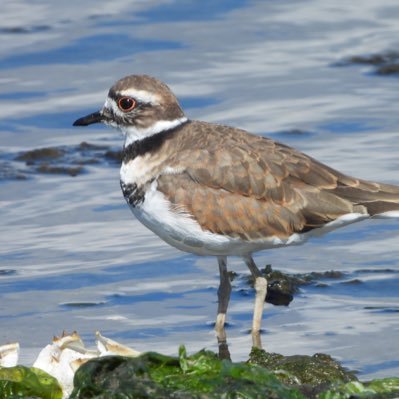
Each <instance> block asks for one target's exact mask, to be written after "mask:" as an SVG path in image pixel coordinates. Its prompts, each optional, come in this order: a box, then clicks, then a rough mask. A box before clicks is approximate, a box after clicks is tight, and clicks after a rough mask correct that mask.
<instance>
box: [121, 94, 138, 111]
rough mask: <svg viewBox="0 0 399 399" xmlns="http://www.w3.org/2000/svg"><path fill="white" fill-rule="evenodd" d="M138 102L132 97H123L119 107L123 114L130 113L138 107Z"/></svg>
mask: <svg viewBox="0 0 399 399" xmlns="http://www.w3.org/2000/svg"><path fill="white" fill-rule="evenodd" d="M136 104H137V103H136V100H135V99H134V98H132V97H121V98H120V99H119V100H118V107H119V109H120V110H122V111H123V112H129V111H131V110H132V109H133V108H134V107H135V106H136Z"/></svg>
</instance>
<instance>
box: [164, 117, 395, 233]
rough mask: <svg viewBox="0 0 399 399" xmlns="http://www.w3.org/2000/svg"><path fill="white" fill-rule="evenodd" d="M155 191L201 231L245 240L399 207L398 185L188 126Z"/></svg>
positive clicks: (270, 144)
mask: <svg viewBox="0 0 399 399" xmlns="http://www.w3.org/2000/svg"><path fill="white" fill-rule="evenodd" d="M170 145H171V146H175V147H176V148H175V147H173V151H169V153H170V157H169V158H168V162H167V163H168V165H169V166H171V167H172V168H173V169H174V170H178V171H179V173H176V174H161V175H160V176H159V182H158V189H159V190H160V191H161V192H163V193H164V195H165V196H166V197H167V198H168V199H169V200H170V201H171V202H172V204H174V206H176V207H177V208H179V209H185V210H187V211H188V212H189V213H190V214H191V215H192V216H193V217H194V218H195V219H196V220H197V221H198V223H199V224H200V225H201V226H202V228H203V229H205V230H209V231H211V232H215V233H221V234H227V235H230V236H233V237H241V238H245V239H257V238H261V237H267V236H271V235H278V236H282V237H288V236H290V235H291V234H292V233H295V232H297V233H298V232H305V231H309V230H311V229H314V228H318V227H321V226H323V225H324V224H326V223H328V222H330V221H332V220H334V219H336V218H337V217H339V216H341V215H344V214H347V213H351V212H358V213H364V214H367V213H369V214H370V215H373V214H375V213H380V212H385V211H387V210H398V209H399V188H398V187H396V186H389V185H384V184H378V183H373V182H367V181H364V180H360V179H355V178H352V177H349V176H346V175H344V174H341V173H340V172H338V171H336V170H334V169H332V168H329V167H328V166H326V165H324V164H322V163H320V162H318V161H316V160H314V159H312V158H311V157H308V156H306V155H305V154H303V153H301V152H299V151H296V150H294V149H292V148H290V147H288V146H285V145H282V144H279V143H276V142H274V141H273V140H271V139H267V138H263V137H259V136H254V135H251V134H249V133H247V132H245V131H242V130H238V129H233V128H229V127H225V126H218V125H210V124H203V123H201V124H200V125H199V124H196V122H192V126H191V127H190V129H187V131H186V132H185V135H183V136H181V137H179V141H178V142H175V143H170Z"/></svg>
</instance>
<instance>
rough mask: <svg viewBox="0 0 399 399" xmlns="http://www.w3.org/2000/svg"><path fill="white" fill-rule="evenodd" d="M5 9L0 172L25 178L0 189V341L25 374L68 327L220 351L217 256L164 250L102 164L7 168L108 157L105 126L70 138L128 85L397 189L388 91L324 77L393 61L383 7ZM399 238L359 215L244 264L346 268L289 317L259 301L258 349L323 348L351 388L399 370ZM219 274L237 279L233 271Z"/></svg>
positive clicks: (394, 125) (242, 311) (118, 4)
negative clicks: (42, 157) (148, 87)
mask: <svg viewBox="0 0 399 399" xmlns="http://www.w3.org/2000/svg"><path fill="white" fill-rule="evenodd" d="M3 3H4V4H3V5H2V22H1V23H0V37H1V39H2V46H1V49H0V53H1V57H0V60H1V61H0V72H1V73H0V166H1V162H7V165H9V166H10V167H15V168H17V169H18V170H20V171H21V173H25V174H26V176H27V177H28V178H27V179H26V180H15V179H3V180H2V181H0V220H1V229H0V242H1V250H0V344H2V343H6V342H11V341H19V342H20V344H21V347H22V350H21V360H22V361H23V362H24V363H27V364H30V363H32V362H33V360H34V358H35V357H36V356H37V354H38V352H39V350H40V348H42V347H43V346H45V345H46V344H47V343H48V342H49V341H50V340H51V337H52V336H53V335H57V334H60V333H61V332H62V330H67V331H73V330H77V331H78V332H79V333H80V334H81V336H82V337H83V338H84V339H85V342H86V343H87V345H88V346H90V345H93V341H94V332H95V331H96V330H100V331H101V332H102V333H103V334H104V335H106V336H107V335H108V336H110V337H111V338H113V339H116V340H119V341H121V342H122V343H124V344H127V345H130V346H132V347H134V348H136V349H138V350H142V351H145V350H160V351H163V352H166V353H171V354H174V353H176V352H177V348H178V345H179V344H181V343H184V344H186V346H187V348H188V350H189V351H195V350H198V349H200V348H203V347H206V348H210V349H215V348H216V340H215V337H214V334H213V331H212V329H213V322H214V316H215V313H216V306H217V285H218V271H217V265H216V261H215V259H212V258H206V257H205V258H198V257H195V256H192V255H187V254H183V253H181V252H178V251H177V250H175V249H173V248H170V247H168V246H167V245H166V244H164V243H163V242H161V241H160V240H159V239H158V238H157V237H156V236H154V235H153V234H152V233H150V232H149V231H148V230H146V229H145V228H144V227H143V226H141V225H140V224H139V223H138V222H137V221H136V220H135V219H134V217H133V216H132V214H131V213H130V211H129V210H128V208H127V207H126V205H125V202H124V200H123V198H122V195H121V193H120V188H119V176H118V168H117V166H116V165H115V164H114V163H112V162H109V161H104V162H100V163H98V164H91V165H90V164H89V165H85V173H83V174H81V175H78V176H76V177H70V176H67V175H41V174H37V173H34V172H33V171H32V169H29V166H25V165H24V163H22V162H15V161H13V158H14V157H15V156H16V155H18V154H19V153H20V152H21V151H26V150H31V149H35V148H41V147H49V146H62V148H64V149H68V148H69V149H70V148H75V147H76V146H78V145H79V144H80V143H81V142H83V141H85V142H89V143H92V144H97V145H102V146H109V147H110V148H112V149H117V148H119V147H120V146H121V144H122V138H121V137H120V135H119V133H118V132H116V131H114V130H111V129H109V128H105V127H100V126H91V127H89V128H87V129H77V128H73V127H72V126H71V125H72V123H73V121H74V120H75V119H77V118H78V117H81V116H83V115H86V114H87V113H89V112H92V111H95V110H97V109H99V108H100V107H101V106H102V104H103V103H104V100H105V96H106V93H107V91H108V89H109V87H110V86H111V84H112V83H113V82H114V81H115V80H117V79H119V78H120V77H122V76H124V75H127V74H131V73H147V74H150V75H154V76H156V77H158V78H160V79H162V80H164V81H165V82H167V84H168V85H170V87H171V88H172V89H173V90H174V92H175V93H176V95H177V96H178V97H179V99H180V100H181V104H182V107H183V108H184V109H185V111H186V112H187V115H188V116H189V117H190V118H192V119H202V120H206V121H210V122H217V123H225V124H230V125H234V126H237V127H241V128H244V129H247V130H250V131H252V132H254V133H257V134H263V135H269V136H271V137H273V138H275V139H276V140H279V141H283V142H285V143H287V144H289V145H292V146H295V147H296V148H299V149H300V150H303V151H305V152H307V153H308V154H310V155H312V156H313V157H315V158H317V159H320V160H321V161H323V162H326V163H328V164H329V165H331V166H333V167H335V168H337V169H339V170H341V171H343V172H345V173H348V174H351V175H356V176H359V177H362V178H366V179H373V180H381V181H386V182H392V183H396V184H399V177H398V173H397V171H398V170H399V158H398V156H397V154H398V153H399V140H398V136H399V128H398V126H399V115H398V112H397V104H398V97H399V94H398V93H399V90H398V89H399V78H395V77H389V78H387V77H380V76H376V75H374V74H373V73H372V72H371V70H372V68H371V67H368V66H352V67H335V66H333V65H334V64H335V63H336V62H337V61H339V60H341V59H344V58H346V57H348V56H350V55H358V54H370V53H374V52H381V51H385V50H387V49H389V50H397V49H398V46H399V43H398V41H397V39H396V38H397V37H399V26H398V24H397V15H398V14H399V6H398V5H397V4H396V2H395V1H394V0H382V1H380V2H378V4H377V3H376V2H373V1H371V0H366V1H363V2H362V3H361V4H357V3H356V2H355V3H351V4H337V5H334V6H331V5H329V4H327V3H328V2H327V3H326V2H324V4H323V2H314V1H311V0H304V1H301V2H297V1H289V2H284V3H278V2H277V3H276V2H255V1H242V0H237V1H220V2H212V1H205V2H196V1H187V2H184V4H183V3H182V2H177V1H170V2H164V1H161V0H154V1H148V2H130V1H126V0H119V1H115V2H111V3H107V2H97V3H96V6H95V8H94V9H93V5H92V3H91V2H88V1H85V0H80V1H79V2H75V1H72V2H67V3H65V4H61V3H60V4H57V5H55V4H53V3H52V2H50V1H49V0H40V1H38V2H35V3H33V4H32V3H31V2H28V1H27V0H18V2H17V3H18V5H19V6H18V7H15V4H16V2H15V0H12V1H11V0H6V1H5V2H3ZM296 130H298V131H299V132H298V131H297V132H295V131H296ZM301 132H303V133H301ZM87 157H89V155H87ZM65 162H74V158H73V156H69V158H67V159H66V161H65ZM70 166H73V165H72V164H71V165H70ZM0 176H1V173H0ZM398 240H399V229H398V221H397V220H373V221H366V222H362V223H360V224H356V225H351V226H347V227H346V228H344V229H341V230H340V231H336V232H333V233H331V234H329V235H327V236H324V237H321V238H318V239H313V240H311V241H310V242H309V243H307V244H306V245H303V246H300V247H291V248H285V249H279V250H272V251H269V252H263V253H260V254H258V255H257V257H256V260H257V262H258V264H259V265H260V266H262V267H263V266H264V265H266V264H272V265H273V267H274V268H275V269H281V270H284V271H288V272H292V273H302V272H310V271H326V270H340V271H342V272H344V275H343V277H342V279H338V280H336V281H335V280H334V281H330V280H328V279H326V280H323V282H324V283H326V284H327V287H324V288H323V287H318V286H316V285H310V286H304V287H302V288H301V291H300V293H299V294H298V295H297V296H296V297H295V299H294V301H293V302H292V303H291V304H290V306H289V307H273V306H272V305H267V306H266V310H265V316H264V323H263V324H264V325H263V327H264V331H265V333H264V337H263V342H264V344H265V346H266V348H267V349H268V350H270V351H273V352H281V353H284V354H287V355H293V354H303V353H306V354H313V353H315V352H326V353H329V354H331V355H332V356H334V357H336V358H338V359H340V360H341V361H342V362H343V364H344V365H347V366H350V367H351V368H354V369H357V370H360V373H361V375H362V376H363V377H364V378H372V377H377V376H378V377H385V376H392V375H398V374H399V367H398V362H397V359H398V358H399V347H398V345H397V342H398V340H399V320H398V311H397V309H398V308H397V303H398V299H399V279H398V273H399V263H398V261H397V259H399V246H398V242H399V241H398ZM229 267H230V268H231V269H232V270H235V271H237V272H240V273H246V272H247V271H246V269H245V266H244V265H243V263H242V262H241V260H240V259H235V258H233V259H231V260H230V264H229ZM356 279H357V280H359V281H360V283H358V284H355V283H353V280H356ZM239 281H241V280H239ZM239 281H235V282H234V283H233V294H232V299H231V303H230V309H229V313H228V336H229V341H230V351H231V353H232V356H233V358H234V359H236V360H238V359H244V358H246V356H247V354H248V353H249V351H250V346H251V338H250V335H249V334H248V330H249V327H250V322H251V317H252V313H251V312H252V302H253V292H252V291H251V290H249V291H245V293H243V292H241V291H240V290H241V288H242V286H241V284H242V283H240V282H239ZM351 281H352V283H349V282H351Z"/></svg>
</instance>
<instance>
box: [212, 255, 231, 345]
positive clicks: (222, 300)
mask: <svg viewBox="0 0 399 399" xmlns="http://www.w3.org/2000/svg"><path fill="white" fill-rule="evenodd" d="M218 263H219V273H220V285H219V289H218V300H219V304H218V314H217V317H216V325H215V331H216V336H217V338H218V342H219V343H221V342H224V343H225V342H226V331H225V329H224V323H225V321H226V313H227V307H228V306H229V301H230V293H231V284H230V279H229V275H228V272H227V259H226V257H225V256H218Z"/></svg>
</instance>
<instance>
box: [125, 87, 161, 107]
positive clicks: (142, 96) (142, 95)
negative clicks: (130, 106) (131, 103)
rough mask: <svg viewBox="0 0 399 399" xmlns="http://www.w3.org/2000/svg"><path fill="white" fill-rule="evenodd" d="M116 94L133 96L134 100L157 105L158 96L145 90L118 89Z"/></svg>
mask: <svg viewBox="0 0 399 399" xmlns="http://www.w3.org/2000/svg"><path fill="white" fill-rule="evenodd" d="M118 94H120V95H121V96H127V97H133V98H134V99H135V100H137V101H140V102H143V103H147V104H153V105H159V100H160V99H159V96H158V95H157V94H155V93H150V92H148V91H146V90H135V89H126V90H122V91H120V92H119V93H118Z"/></svg>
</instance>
